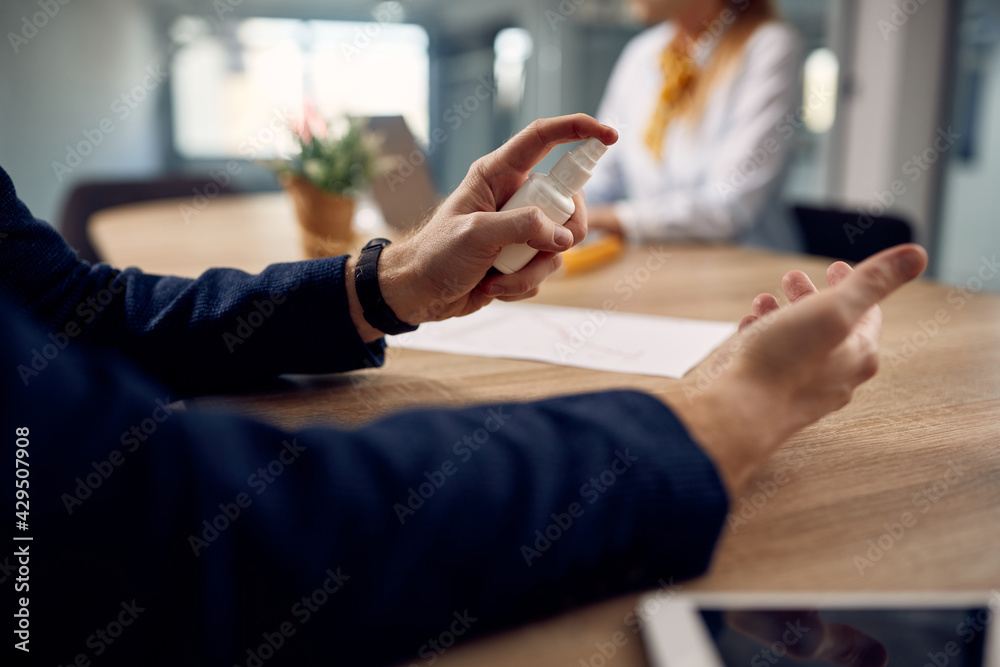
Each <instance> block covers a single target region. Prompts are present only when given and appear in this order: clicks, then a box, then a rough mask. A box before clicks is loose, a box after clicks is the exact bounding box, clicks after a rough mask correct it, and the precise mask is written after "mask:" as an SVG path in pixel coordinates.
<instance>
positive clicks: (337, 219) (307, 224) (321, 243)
mask: <svg viewBox="0 0 1000 667" xmlns="http://www.w3.org/2000/svg"><path fill="white" fill-rule="evenodd" d="M281 185H282V187H284V189H285V192H287V193H288V195H289V196H290V197H291V198H292V202H293V203H294V204H295V215H296V217H297V218H298V220H299V226H300V227H301V228H302V248H303V250H304V251H305V254H306V257H307V258H308V259H317V258H319V257H335V256H337V255H344V254H347V253H349V252H350V251H351V247H352V245H353V242H354V230H353V229H351V220H352V219H353V218H354V200H353V199H351V198H349V197H342V196H340V195H335V194H332V193H329V192H326V191H324V190H320V189H319V188H318V187H316V186H315V185H313V184H312V183H310V182H309V181H307V180H306V179H304V178H302V177H301V176H292V175H286V176H283V177H282V178H281Z"/></svg>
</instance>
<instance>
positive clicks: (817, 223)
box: [792, 206, 913, 262]
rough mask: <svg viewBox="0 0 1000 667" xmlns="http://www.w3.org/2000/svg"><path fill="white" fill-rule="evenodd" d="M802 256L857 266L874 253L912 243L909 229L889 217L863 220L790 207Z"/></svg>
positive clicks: (845, 213)
mask: <svg viewBox="0 0 1000 667" xmlns="http://www.w3.org/2000/svg"><path fill="white" fill-rule="evenodd" d="M792 211H793V213H794V214H795V220H796V222H797V223H798V225H799V229H800V230H801V231H802V238H803V239H804V241H805V244H806V252H807V253H809V254H810V255H821V256H823V257H832V258H834V259H842V260H844V261H847V262H860V261H862V260H864V259H866V258H868V257H871V256H872V255H874V254H875V253H877V252H881V251H882V250H885V249H886V248H890V247H892V246H894V245H899V244H900V243H909V242H910V241H912V240H913V227H911V226H910V223H908V222H907V221H906V220H904V219H902V218H899V217H896V216H891V215H883V216H879V217H876V216H864V215H862V214H859V213H858V212H857V211H844V210H838V209H833V208H813V207H810V206H793V207H792Z"/></svg>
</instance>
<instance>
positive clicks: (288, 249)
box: [94, 196, 1000, 667]
mask: <svg viewBox="0 0 1000 667" xmlns="http://www.w3.org/2000/svg"><path fill="white" fill-rule="evenodd" d="M282 206H283V205H282V203H281V201H280V197H274V196H265V197H249V198H234V199H231V200H219V201H218V202H215V203H213V205H212V208H210V209H206V211H205V213H204V214H203V215H202V217H201V219H200V220H199V221H197V222H192V223H190V224H187V225H185V224H184V223H183V221H181V220H180V216H179V214H178V213H177V212H176V209H177V207H176V203H166V204H162V203H161V204H145V205H142V206H135V207H128V208H123V209H117V210H112V211H108V212H106V213H104V214H102V215H101V216H100V219H99V220H97V221H96V225H95V228H94V236H95V240H96V241H97V246H98V248H99V249H100V251H101V252H103V253H104V254H105V256H106V257H107V258H108V259H109V260H110V261H111V262H112V263H114V264H119V265H126V264H127V265H135V266H139V267H141V268H143V269H147V270H151V271H160V272H173V273H180V274H183V275H195V274H197V273H198V272H199V271H201V270H203V269H205V268H208V267H209V266H211V265H229V266H236V267H238V268H243V269H246V270H252V271H253V270H259V269H261V268H263V266H265V265H266V264H267V263H269V262H274V261H287V260H294V259H298V257H299V254H298V253H299V250H298V246H297V243H296V240H295V237H294V230H293V226H294V225H293V224H292V223H291V222H290V220H291V218H290V215H291V214H290V210H284V212H282ZM282 216H284V217H282ZM658 253H663V254H668V255H669V256H668V257H667V258H666V261H665V262H664V263H663V265H662V267H661V268H658V269H655V270H647V269H646V268H644V267H645V266H646V262H647V261H650V262H651V263H652V258H653V257H656V256H657V254H658ZM826 265H827V262H826V261H823V260H820V259H817V258H812V257H803V256H791V255H779V254H772V253H767V252H760V251H753V250H748V249H742V248H734V247H725V246H716V247H709V246H670V247H665V248H662V249H656V248H636V249H632V250H630V251H629V253H628V254H627V256H626V257H625V258H623V259H622V260H621V261H619V262H618V263H616V264H614V265H611V266H607V267H605V268H603V269H600V270H597V271H594V272H592V273H589V274H585V275H581V276H576V277H569V278H561V279H560V278H556V279H552V280H550V281H549V282H547V283H546V284H545V286H544V287H543V289H542V294H541V295H540V296H539V297H538V301H540V302H543V303H553V304H562V305H570V306H579V307H584V308H599V307H601V305H602V304H603V303H604V302H605V300H606V299H613V300H614V301H615V302H616V304H617V306H618V307H619V308H620V309H621V310H623V311H630V312H636V313H654V314H662V315H671V316H677V317H691V318H704V319H725V320H733V321H735V320H737V319H739V318H740V317H741V316H742V315H744V314H746V313H747V312H748V311H749V305H750V301H751V300H752V299H753V297H754V296H755V295H756V294H758V293H759V292H762V291H770V292H772V293H778V292H779V291H780V279H781V276H782V275H783V273H784V272H785V271H787V270H789V269H792V268H801V269H803V270H806V271H807V272H808V273H810V274H811V275H813V276H814V278H815V279H816V280H817V282H820V281H822V280H823V279H822V276H823V271H824V269H825V266H826ZM969 277H970V278H973V277H974V274H970V276H969ZM626 280H631V281H632V282H633V283H634V284H636V285H637V286H638V289H633V290H631V293H629V290H628V289H626V287H625V285H626V284H627V283H626V282H625V281H626ZM992 280H995V281H998V282H1000V276H997V277H994V278H992ZM975 285H976V283H975V281H973V286H975ZM883 310H884V312H885V331H884V335H883V339H882V344H883V360H882V368H881V370H880V371H879V374H878V375H877V376H876V377H875V378H874V379H873V380H872V381H871V382H869V383H868V384H866V385H864V386H862V387H861V388H860V389H859V390H858V391H857V392H856V394H855V399H854V401H853V403H851V405H849V406H848V407H847V408H845V409H844V410H842V411H840V412H838V413H835V414H832V415H829V416H828V417H826V418H825V419H823V420H821V421H820V422H819V423H818V424H816V425H814V426H812V427H810V428H808V429H806V430H805V431H803V432H802V433H800V434H799V435H797V436H796V437H795V438H793V439H792V440H791V441H790V442H789V443H787V444H786V445H785V446H784V447H783V448H782V449H781V450H780V451H779V452H778V453H777V454H775V456H774V457H773V458H772V459H771V460H770V461H769V462H768V463H767V464H766V465H764V466H763V467H762V468H761V469H760V470H759V472H758V473H757V475H756V477H755V479H754V480H753V482H751V484H750V485H749V487H748V488H747V490H746V492H745V493H744V494H743V496H742V497H740V498H736V499H734V502H733V512H734V513H739V512H740V511H741V510H742V512H743V514H742V516H740V519H741V520H742V522H737V521H735V520H734V521H733V522H732V523H731V524H729V525H726V526H724V527H723V531H722V538H721V540H720V543H719V548H718V550H717V552H716V555H715V559H714V561H713V564H712V567H711V570H710V571H709V573H708V574H707V575H705V576H703V577H701V578H699V579H696V580H694V581H689V582H685V583H683V590H688V591H708V590H712V591H726V590H741V591H746V590H764V591H810V590H816V591H856V590H919V591H927V590H983V589H992V588H1000V298H997V297H996V296H993V295H989V294H987V293H986V292H984V291H980V292H978V293H973V292H971V291H967V292H964V293H963V292H960V291H956V290H953V289H952V288H951V287H950V286H944V285H938V284H935V283H933V282H930V281H920V282H917V283H914V284H911V285H908V286H906V287H905V288H903V289H902V290H900V291H899V292H898V293H897V294H895V295H894V296H892V297H891V298H890V299H888V300H887V301H886V302H885V304H884V305H883ZM935 316H937V317H939V319H940V320H946V321H945V323H943V324H937V326H936V328H935V327H934V326H932V324H929V323H933V321H934V319H935ZM928 332H933V335H932V334H931V333H928ZM699 370H700V369H695V370H694V371H692V372H693V373H697V372H699ZM351 375H355V376H364V377H365V381H364V382H357V381H354V382H352V381H351V379H350V376H344V375H341V376H318V377H296V378H293V379H292V380H291V381H290V382H289V383H288V384H287V386H286V388H284V389H281V390H276V391H275V392H273V393H268V394H258V395H251V396H241V397H213V398H210V399H204V400H202V401H199V403H200V404H202V405H207V406H211V407H225V408H227V409H232V410H237V411H239V412H242V413H244V414H249V415H253V416H255V417H258V418H260V419H263V420H266V421H269V422H273V423H275V424H277V425H279V426H282V427H285V428H295V427H301V426H303V425H305V424H307V423H315V422H332V423H337V424H350V423H357V422H359V421H364V420H367V419H370V418H372V417H373V416H376V415H379V414H382V413H385V412H387V411H391V410H395V409H397V408H400V407H402V406H408V405H414V404H440V403H446V404H468V403H474V402H487V403H488V402H494V401H503V400H523V399H531V398H540V397H545V396H552V395H555V394H565V393H570V392H578V391H590V390H601V389H610V388H617V387H632V388H637V389H647V390H654V389H655V390H663V389H664V388H665V387H666V388H669V387H670V386H676V382H675V381H671V380H664V379H659V378H651V377H642V376H631V375H621V374H614V373H603V372H597V371H588V370H584V369H578V368H564V367H559V366H551V365H547V364H542V363H535V362H527V361H511V360H502V359H484V358H474V357H462V356H454V355H442V354H435V353H429V352H417V351H411V350H392V351H390V353H389V355H388V361H387V364H386V366H385V368H383V369H380V370H372V371H359V372H356V373H353V374H351ZM776 478H777V479H778V480H779V481H783V482H784V483H782V484H777V483H775V479H776ZM758 484H760V485H762V487H763V491H761V490H760V488H761V487H758ZM765 491H770V495H771V497H768V495H767V494H766V493H765ZM905 512H909V513H910V514H911V515H912V516H913V517H914V518H915V521H916V523H915V524H913V525H911V526H910V527H905V528H904V532H903V533H902V534H901V535H900V533H899V531H898V529H897V527H896V526H895V525H894V524H899V523H900V522H901V519H902V517H903V514H904V513H905ZM737 515H738V514H734V515H733V516H737ZM887 526H888V529H892V531H893V532H895V533H896V535H897V536H898V537H893V536H892V535H891V534H889V533H888V532H887ZM873 544H874V545H876V547H878V545H879V544H881V547H878V548H875V549H873V548H872V545H873ZM886 547H888V548H886ZM862 559H863V560H862ZM635 599H636V598H635V596H626V597H622V598H618V599H615V600H610V601H607V602H605V603H602V604H598V605H594V606H592V607H589V608H586V609H581V610H577V611H574V612H572V613H569V614H565V615H563V616H561V617H558V618H555V619H551V620H549V621H546V622H543V623H539V624H535V625H531V626H528V627H525V628H522V629H519V630H516V631H512V632H509V633H505V634H503V635H500V636H496V637H492V638H487V639H484V640H479V641H477V642H473V643H471V644H468V645H465V646H461V647H457V648H455V649H453V650H451V651H450V652H449V653H448V654H447V655H445V656H444V657H443V658H442V659H441V660H440V661H439V662H440V664H442V665H451V666H460V665H510V664H517V665H539V666H541V665H545V666H549V665H567V666H569V665H572V666H574V667H576V666H578V665H580V664H581V662H580V661H581V660H582V661H583V663H582V664H584V665H587V664H593V665H598V664H600V663H601V660H600V659H599V656H600V653H598V651H597V647H596V643H597V642H608V641H610V640H611V638H612V636H613V635H614V633H615V632H617V631H621V632H623V633H625V636H626V637H627V638H628V639H629V641H628V643H627V644H626V645H625V646H624V647H623V648H621V649H619V651H618V653H617V655H616V656H615V657H614V658H613V659H612V660H609V661H608V664H612V665H642V664H645V663H644V660H643V657H642V651H641V648H640V645H639V641H638V637H637V636H636V635H634V634H633V633H632V632H631V630H629V628H628V627H627V626H626V623H625V618H626V616H627V615H628V614H629V612H631V611H632V609H633V608H634V605H635Z"/></svg>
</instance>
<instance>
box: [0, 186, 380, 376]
mask: <svg viewBox="0 0 1000 667" xmlns="http://www.w3.org/2000/svg"><path fill="white" fill-rule="evenodd" d="M346 262H347V257H346V256H345V257H335V258H330V259H322V260H312V261H307V262H295V263H287V264H275V265H272V266H270V267H268V268H267V269H265V270H264V271H263V272H262V273H260V274H259V275H249V274H247V273H244V272H242V271H237V270H235V269H211V270H209V271H206V272H205V273H204V274H203V275H201V276H200V277H199V278H197V279H194V280H191V279H186V278H177V277H168V276H154V275H149V274H144V273H142V272H141V271H139V270H137V269H125V270H118V269H115V268H112V267H110V266H108V265H106V264H97V265H93V266H92V265H90V264H88V263H87V262H84V261H81V260H80V259H78V258H77V256H76V253H75V252H73V250H72V249H71V248H70V247H69V246H68V245H67V244H66V242H65V241H63V239H62V237H60V236H59V234H58V233H57V232H56V230H55V229H53V228H52V227H51V226H49V225H48V224H46V223H44V222H41V221H39V220H36V219H35V218H34V217H33V216H32V215H31V213H30V212H29V211H28V209H27V207H26V206H25V205H24V204H23V203H22V202H21V201H20V200H18V199H17V195H16V193H15V191H14V185H13V183H12V182H11V180H10V178H9V176H8V175H7V173H6V172H5V171H4V170H3V169H0V288H3V289H4V290H5V291H7V292H8V293H10V294H12V295H13V297H14V299H15V300H16V302H17V305H18V306H19V308H20V309H21V311H22V312H24V313H27V314H29V315H30V316H31V317H33V318H34V319H35V320H37V321H39V322H41V324H42V326H43V328H44V329H45V333H46V334H47V337H48V338H49V340H47V341H46V344H49V345H55V346H57V347H65V346H68V345H81V344H83V345H87V344H91V345H92V344H98V345H104V346H108V347H113V348H115V349H116V350H118V351H119V352H120V353H122V354H125V355H126V356H128V357H130V358H131V359H132V361H133V362H134V363H136V364H138V365H139V366H140V367H142V368H143V369H144V370H145V371H147V372H148V373H150V374H152V375H153V376H154V377H156V378H157V379H158V380H159V381H160V382H162V383H165V384H167V385H168V386H170V387H171V389H172V390H174V391H177V392H180V393H182V394H195V393H203V392H208V391H213V390H220V389H226V388H233V387H239V386H240V385H242V384H244V383H246V382H248V381H253V380H259V379H264V378H270V377H274V376H276V375H279V374H281V373H329V372H337V371H344V370H350V369H354V368H361V367H372V366H381V365H382V362H383V352H384V342H383V341H381V340H379V341H377V342H375V343H373V344H370V345H366V344H365V343H364V342H363V341H362V340H361V338H360V336H358V334H357V331H356V329H355V327H354V324H353V323H352V321H351V318H350V313H349V311H348V305H347V303H348V302H347V292H346V283H345V280H344V266H345V264H346ZM51 349H52V348H49V350H50V351H51ZM20 352H21V356H20V357H19V358H18V359H17V364H18V365H19V366H20V367H21V375H22V382H23V383H24V384H29V383H30V382H31V381H32V380H33V379H34V377H35V374H34V372H36V371H38V370H39V367H40V366H44V365H45V364H46V361H47V359H46V356H47V355H45V354H44V352H45V351H44V350H42V349H40V348H39V349H28V350H20ZM48 356H51V355H48Z"/></svg>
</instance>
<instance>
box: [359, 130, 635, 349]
mask: <svg viewBox="0 0 1000 667" xmlns="http://www.w3.org/2000/svg"><path fill="white" fill-rule="evenodd" d="M590 137H596V138H598V139H600V140H601V141H602V142H604V143H605V144H608V145H610V144H613V143H615V142H616V141H617V140H618V133H617V132H616V131H615V130H614V129H612V128H610V127H608V126H607V125H602V124H600V123H598V122H597V121H596V120H594V119H593V118H591V117H590V116H586V115H583V114H576V115H573V116H562V117H559V118H547V119H543V120H537V121H535V122H534V123H532V124H531V125H529V126H528V127H527V128H525V129H524V130H522V131H521V132H519V133H518V134H517V135H515V136H514V137H513V138H511V139H510V141H508V142H507V143H506V144H504V145H503V146H501V147H500V148H499V149H497V150H496V151H494V152H492V153H490V154H489V155H487V156H485V157H483V158H480V159H479V160H477V161H476V162H475V163H474V164H473V165H472V167H471V168H470V169H469V173H468V175H467V176H466V177H465V180H463V181H462V183H461V185H459V186H458V188H457V189H456V190H455V192H453V193H452V194H451V196H450V197H448V199H447V200H445V202H444V203H443V204H442V205H441V206H440V208H438V210H437V212H435V214H434V215H433V217H431V219H430V220H428V221H427V223H426V224H425V225H424V226H423V227H422V228H421V229H420V230H419V231H417V232H416V233H415V234H414V235H413V236H411V237H409V238H407V239H405V240H403V241H400V242H398V243H393V244H392V245H390V246H389V247H388V248H386V249H385V250H384V251H383V252H382V257H381V259H380V261H379V284H380V286H381V288H382V294H383V296H384V297H385V300H386V303H387V304H388V305H389V307H390V308H392V310H393V312H395V313H396V316H397V317H399V319H401V320H403V321H404V322H407V323H409V324H421V323H423V322H428V321H432V320H443V319H447V318H449V317H457V316H461V315H468V314H469V313H472V312H475V311H477V310H479V309H480V308H482V307H483V306H485V305H486V304H487V303H489V302H490V301H492V300H493V299H494V298H497V299H501V300H504V301H516V300H518V299H526V298H529V297H532V296H534V295H535V294H537V292H538V285H539V284H541V282H542V281H543V280H545V278H547V277H548V276H549V275H550V274H551V273H552V272H553V271H555V270H556V269H557V268H559V265H560V264H561V261H562V258H561V256H560V255H559V254H558V253H560V252H561V251H563V250H567V249H569V248H571V247H573V246H574V245H575V244H576V243H579V242H580V241H582V240H583V238H584V237H585V236H586V235H587V211H586V207H585V206H584V203H583V195H582V193H581V194H577V196H576V197H574V201H575V202H576V212H575V213H574V214H573V217H571V218H570V219H569V221H568V222H567V223H566V225H565V227H564V226H563V225H559V224H556V223H555V222H553V221H552V220H551V219H550V218H548V217H547V216H546V215H545V214H544V213H542V211H541V210H540V209H539V208H537V207H526V208H519V209H515V210H511V211H504V212H502V213H500V212H498V211H499V209H500V208H501V207H502V206H503V205H504V203H505V202H506V201H507V200H508V199H510V197H511V195H513V194H514V192H515V191H516V190H517V189H518V188H519V187H521V185H522V184H523V183H524V181H525V180H526V179H527V178H528V176H529V175H530V173H531V169H532V168H533V167H534V166H535V165H536V164H538V163H539V162H540V161H541V160H542V158H544V157H545V156H546V155H547V154H548V153H549V151H550V150H551V149H552V148H553V147H555V146H557V145H559V144H565V143H571V142H575V141H581V140H583V139H589V138H590ZM513 243H527V244H528V245H530V246H531V247H532V248H535V249H537V250H539V251H540V252H539V253H538V254H537V255H536V256H535V257H534V259H532V260H531V261H530V262H529V263H528V264H527V265H526V266H525V267H524V268H523V269H521V270H520V271H517V272H516V273H512V274H510V275H503V274H499V273H498V274H496V275H490V276H488V277H487V272H489V270H490V268H491V267H492V266H493V262H494V260H496V257H497V255H498V254H500V251H501V250H502V249H503V248H504V246H507V245H510V244H513ZM353 267H354V261H353V259H352V260H351V261H350V262H349V263H348V265H347V268H348V271H350V272H351V273H350V275H353ZM348 285H349V287H348V295H349V297H351V299H352V317H354V321H355V324H356V325H358V330H359V332H360V333H361V335H362V337H364V338H365V339H366V340H373V339H374V338H377V337H379V336H380V335H381V333H380V332H378V331H375V330H374V329H372V328H371V327H370V326H368V325H367V323H366V322H365V321H364V318H363V317H362V316H361V315H360V307H359V306H357V305H356V297H353V296H352V295H353V293H354V292H353V281H351V280H348ZM355 311H357V316H356V317H355ZM359 319H360V322H359Z"/></svg>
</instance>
